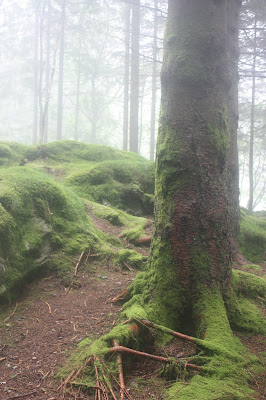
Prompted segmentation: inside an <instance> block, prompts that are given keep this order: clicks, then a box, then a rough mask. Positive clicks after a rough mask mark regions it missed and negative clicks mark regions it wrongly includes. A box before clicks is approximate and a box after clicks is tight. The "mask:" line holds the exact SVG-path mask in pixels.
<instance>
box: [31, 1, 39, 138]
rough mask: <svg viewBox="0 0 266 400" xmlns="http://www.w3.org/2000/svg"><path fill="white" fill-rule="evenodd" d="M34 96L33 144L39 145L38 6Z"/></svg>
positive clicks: (36, 9)
mask: <svg viewBox="0 0 266 400" xmlns="http://www.w3.org/2000/svg"><path fill="white" fill-rule="evenodd" d="M34 33H35V35H34V77H33V80H34V82H33V84H34V89H33V90H34V94H33V137H32V142H33V144H36V143H37V140H38V94H39V91H38V75H39V68H38V57H39V11H38V7H37V5H36V8H35V28H34Z"/></svg>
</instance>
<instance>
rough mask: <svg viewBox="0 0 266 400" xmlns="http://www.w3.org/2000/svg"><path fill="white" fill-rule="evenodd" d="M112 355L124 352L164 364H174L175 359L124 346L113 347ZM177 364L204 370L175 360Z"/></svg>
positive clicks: (110, 350)
mask: <svg viewBox="0 0 266 400" xmlns="http://www.w3.org/2000/svg"><path fill="white" fill-rule="evenodd" d="M109 352H110V353H114V352H123V353H128V354H132V355H135V356H139V357H145V358H149V359H151V360H155V361H160V362H162V363H164V364H167V363H170V362H173V358H169V357H162V356H155V355H153V354H149V353H144V352H142V351H138V350H133V349H129V348H128V347H124V346H118V345H115V346H114V347H112V348H111V349H109ZM174 361H175V362H176V363H177V364H179V365H181V366H183V368H190V369H194V370H197V371H201V370H202V368H201V367H199V366H198V365H195V364H189V363H187V362H186V363H185V364H184V365H183V364H182V363H181V362H180V361H179V360H174Z"/></svg>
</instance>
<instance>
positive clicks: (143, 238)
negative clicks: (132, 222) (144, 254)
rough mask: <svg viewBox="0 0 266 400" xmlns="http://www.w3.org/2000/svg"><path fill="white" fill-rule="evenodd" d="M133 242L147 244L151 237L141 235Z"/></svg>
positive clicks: (141, 244)
mask: <svg viewBox="0 0 266 400" xmlns="http://www.w3.org/2000/svg"><path fill="white" fill-rule="evenodd" d="M134 242H135V244H138V245H140V246H149V245H150V243H151V237H150V236H142V237H140V238H139V239H136V240H135V241H134Z"/></svg>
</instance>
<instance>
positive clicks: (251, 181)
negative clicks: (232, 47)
mask: <svg viewBox="0 0 266 400" xmlns="http://www.w3.org/2000/svg"><path fill="white" fill-rule="evenodd" d="M256 62H257V17H256V15H255V26H254V41H253V62H252V95H251V111H250V137H249V200H248V210H249V211H252V210H253V202H254V122H255V97H256Z"/></svg>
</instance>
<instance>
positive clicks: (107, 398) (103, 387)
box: [100, 382, 109, 400]
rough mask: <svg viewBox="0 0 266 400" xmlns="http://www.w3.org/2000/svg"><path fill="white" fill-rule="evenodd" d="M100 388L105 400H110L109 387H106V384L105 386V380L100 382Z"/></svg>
mask: <svg viewBox="0 0 266 400" xmlns="http://www.w3.org/2000/svg"><path fill="white" fill-rule="evenodd" d="M100 389H102V392H103V398H104V400H109V396H108V393H107V389H106V386H105V384H104V383H103V382H100Z"/></svg>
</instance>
